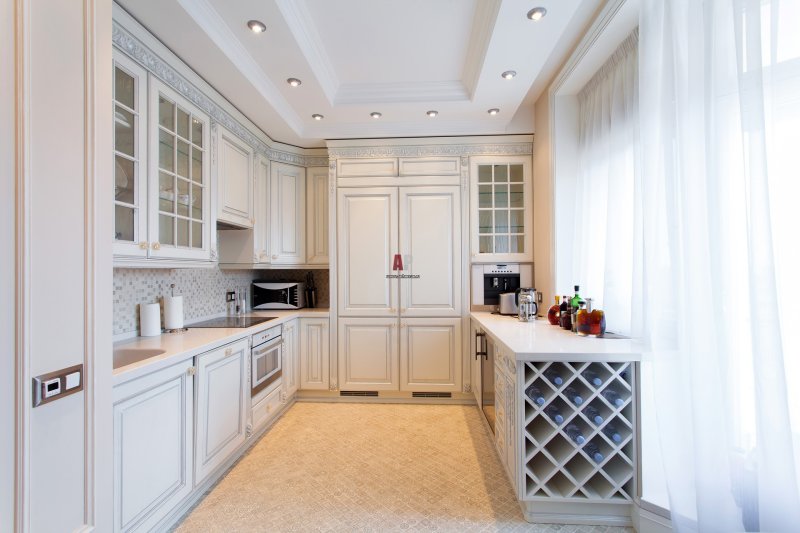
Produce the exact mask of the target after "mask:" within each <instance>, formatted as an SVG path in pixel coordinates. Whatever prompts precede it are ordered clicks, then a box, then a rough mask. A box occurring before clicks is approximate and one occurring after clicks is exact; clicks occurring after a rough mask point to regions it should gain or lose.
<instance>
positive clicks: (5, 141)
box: [0, 0, 15, 531]
mask: <svg viewBox="0 0 800 533" xmlns="http://www.w3.org/2000/svg"><path fill="white" fill-rule="evenodd" d="M12 13H13V2H12V1H11V0H2V2H0V243H2V249H0V295H2V297H0V343H2V345H0V531H12V529H13V523H14V522H13V519H14V513H13V508H14V496H13V494H14V376H15V373H14V324H15V323H14V19H13V16H12Z"/></svg>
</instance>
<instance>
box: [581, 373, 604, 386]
mask: <svg viewBox="0 0 800 533" xmlns="http://www.w3.org/2000/svg"><path fill="white" fill-rule="evenodd" d="M581 375H582V376H583V377H584V379H586V381H588V382H589V383H591V384H592V385H594V386H595V387H599V386H600V385H602V384H603V380H602V378H601V377H600V375H599V374H598V373H597V372H595V371H594V370H584V371H583V372H582V373H581Z"/></svg>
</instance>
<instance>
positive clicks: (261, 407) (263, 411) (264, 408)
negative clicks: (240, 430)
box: [252, 387, 283, 431]
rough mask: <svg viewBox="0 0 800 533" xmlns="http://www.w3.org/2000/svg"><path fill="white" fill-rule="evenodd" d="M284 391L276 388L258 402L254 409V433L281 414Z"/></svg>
mask: <svg viewBox="0 0 800 533" xmlns="http://www.w3.org/2000/svg"><path fill="white" fill-rule="evenodd" d="M282 393H283V389H281V388H280V387H276V388H275V389H274V390H273V391H271V392H270V393H269V394H267V395H266V396H264V397H263V398H261V399H259V400H257V401H256V403H254V404H253V409H252V425H253V431H258V430H259V429H261V428H263V427H264V426H265V425H266V424H267V423H269V421H270V420H273V419H274V418H275V416H276V415H277V414H278V413H280V412H281V407H282V405H283V401H282V400H281V395H282Z"/></svg>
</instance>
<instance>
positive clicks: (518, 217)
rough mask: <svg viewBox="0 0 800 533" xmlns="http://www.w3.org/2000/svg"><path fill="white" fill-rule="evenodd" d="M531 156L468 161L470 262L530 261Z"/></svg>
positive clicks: (531, 239) (531, 209) (531, 247)
mask: <svg viewBox="0 0 800 533" xmlns="http://www.w3.org/2000/svg"><path fill="white" fill-rule="evenodd" d="M531 163H532V162H531V157H530V156H527V155H526V156H475V157H472V158H470V230H471V231H470V233H471V238H470V241H471V259H472V262H487V263H497V262H501V263H502V262H523V261H524V262H528V261H533V178H532V173H531Z"/></svg>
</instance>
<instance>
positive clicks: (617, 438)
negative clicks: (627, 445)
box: [603, 424, 622, 443]
mask: <svg viewBox="0 0 800 533" xmlns="http://www.w3.org/2000/svg"><path fill="white" fill-rule="evenodd" d="M603 433H605V434H606V437H608V438H609V439H611V440H613V441H614V442H617V443H619V442H622V435H620V434H619V432H617V428H616V427H614V426H613V425H612V424H608V425H607V426H606V427H604V428H603Z"/></svg>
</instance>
